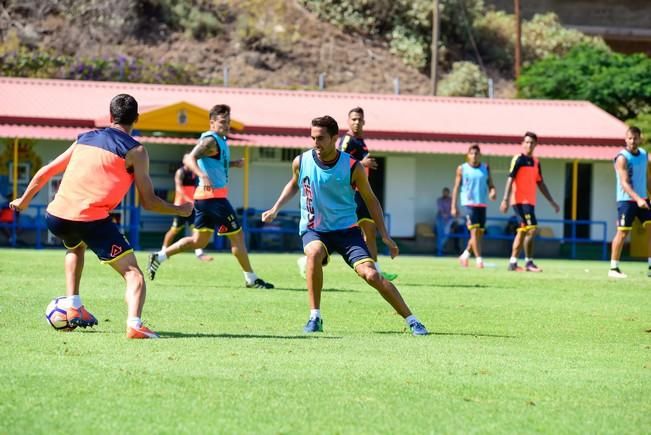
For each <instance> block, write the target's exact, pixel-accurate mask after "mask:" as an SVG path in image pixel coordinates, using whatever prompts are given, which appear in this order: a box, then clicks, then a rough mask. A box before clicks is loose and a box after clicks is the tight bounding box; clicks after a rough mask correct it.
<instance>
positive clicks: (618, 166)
mask: <svg viewBox="0 0 651 435" xmlns="http://www.w3.org/2000/svg"><path fill="white" fill-rule="evenodd" d="M615 172H617V175H619V183H620V185H621V186H622V189H623V190H624V192H626V193H628V194H629V195H630V197H631V198H632V199H633V201H635V202H636V203H637V205H638V207H641V208H649V205H648V204H647V203H646V201H645V200H644V198H641V197H640V195H638V194H637V193H636V192H635V190H634V189H633V186H632V185H631V180H630V179H629V178H628V171H627V170H626V158H625V157H624V156H622V155H620V156H617V158H616V159H615Z"/></svg>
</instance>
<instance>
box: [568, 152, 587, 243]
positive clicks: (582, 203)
mask: <svg viewBox="0 0 651 435" xmlns="http://www.w3.org/2000/svg"><path fill="white" fill-rule="evenodd" d="M573 166H574V165H573V163H567V164H566V165H565V204H564V207H563V210H564V212H563V213H564V216H563V218H564V219H572V182H573V181H572V180H573V176H572V175H573V174H572V171H573ZM576 198H577V201H576V219H577V220H590V219H591V215H590V210H591V209H592V207H591V201H592V164H590V163H579V164H578V177H577V190H576ZM563 234H564V236H565V237H572V225H570V224H565V225H564V228H563ZM576 237H580V238H590V225H587V224H582V225H577V226H576Z"/></svg>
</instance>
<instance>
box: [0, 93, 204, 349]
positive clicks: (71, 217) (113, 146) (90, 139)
mask: <svg viewBox="0 0 651 435" xmlns="http://www.w3.org/2000/svg"><path fill="white" fill-rule="evenodd" d="M110 116H111V117H110V119H111V126H110V127H108V128H105V129H103V130H94V131H90V132H88V133H84V134H82V135H80V136H79V137H78V138H77V140H76V141H75V142H74V143H73V144H72V145H71V146H70V147H69V148H68V149H67V150H66V151H65V152H63V153H62V154H61V155H59V156H58V157H56V158H55V159H54V160H53V161H52V162H50V163H49V164H47V165H45V166H43V167H42V168H41V169H40V170H39V171H38V172H37V173H36V175H34V178H33V179H32V180H31V181H30V183H29V185H28V186H27V189H26V190H25V193H23V196H21V197H20V198H18V199H16V200H14V201H12V202H11V204H10V206H11V208H13V209H14V210H17V211H20V210H24V209H25V208H27V207H28V206H29V203H30V201H31V200H32V198H33V197H34V195H36V193H38V191H39V190H41V189H42V188H43V186H45V185H47V183H48V181H49V180H50V179H51V178H52V177H53V176H54V175H56V174H59V173H61V172H63V173H64V174H63V178H62V179H61V184H60V186H59V190H58V192H57V194H56V196H55V197H54V200H53V201H52V202H51V203H50V205H49V206H48V208H47V215H46V221H47V227H48V229H49V230H50V232H52V234H54V235H55V236H57V237H58V238H60V239H61V240H62V241H63V245H64V246H65V247H66V248H67V251H66V257H65V275H66V295H67V299H66V303H67V305H66V310H67V313H66V314H67V317H68V323H70V324H71V325H74V326H81V327H82V328H86V327H88V326H94V325H97V323H98V322H97V319H96V318H95V316H93V315H92V314H91V313H89V312H88V311H87V310H86V308H85V307H84V305H83V304H82V302H81V297H80V296H79V284H80V281H81V275H82V271H83V269H84V256H85V253H86V247H89V248H90V249H91V250H92V251H93V252H95V254H97V256H98V257H99V259H100V260H101V261H102V262H103V263H107V264H109V265H110V266H111V267H113V269H115V270H116V271H117V272H118V273H119V274H120V275H122V277H123V278H124V280H125V281H126V284H127V289H126V295H125V300H126V302H127V307H128V318H127V338H158V334H156V333H155V332H154V331H152V330H151V329H149V328H147V327H146V326H144V325H143V324H142V321H141V315H142V307H143V305H144V303H145V294H146V287H145V279H144V276H143V274H142V271H141V270H140V268H139V267H138V262H137V261H136V256H135V255H134V254H133V249H132V248H131V245H130V244H129V242H128V241H127V239H126V238H125V237H124V236H123V235H122V234H121V233H120V231H119V228H118V227H117V225H116V224H115V223H114V222H113V221H112V220H111V217H110V216H109V212H110V211H111V210H113V209H114V208H115V207H117V205H118V204H119V203H120V201H122V199H123V198H124V196H125V195H126V193H127V192H128V191H129V189H130V188H131V185H132V184H133V182H134V181H135V183H136V187H137V189H138V192H139V193H140V201H141V203H142V205H143V207H144V208H145V209H147V210H152V211H155V212H158V213H163V214H178V215H181V216H189V215H190V213H191V212H192V205H191V204H183V205H173V204H170V203H168V202H167V201H164V200H162V199H160V198H158V197H157V196H156V195H155V194H154V187H153V185H152V182H151V178H150V177H149V155H148V154H147V150H146V149H145V147H144V146H142V145H141V144H140V143H139V142H138V141H136V140H135V139H134V138H133V137H131V130H132V129H133V124H134V123H135V122H136V121H137V120H138V103H137V102H136V100H135V99H134V98H133V97H132V96H131V95H127V94H120V95H117V96H115V97H114V98H113V99H112V100H111V104H110Z"/></svg>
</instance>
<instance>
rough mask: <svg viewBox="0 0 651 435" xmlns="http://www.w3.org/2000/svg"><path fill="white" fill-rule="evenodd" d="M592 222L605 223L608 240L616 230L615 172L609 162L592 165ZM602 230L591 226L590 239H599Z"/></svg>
mask: <svg viewBox="0 0 651 435" xmlns="http://www.w3.org/2000/svg"><path fill="white" fill-rule="evenodd" d="M591 205H592V210H591V215H592V220H602V221H606V224H607V229H608V237H607V238H608V240H612V238H613V236H614V235H615V232H616V230H617V227H616V221H617V201H616V194H615V170H614V168H613V164H612V163H611V162H596V163H594V164H593V165H592V204H591ZM602 231H603V230H602V229H601V228H600V227H597V226H595V225H593V226H592V229H591V233H590V237H591V238H593V239H601V237H602V234H603V233H602Z"/></svg>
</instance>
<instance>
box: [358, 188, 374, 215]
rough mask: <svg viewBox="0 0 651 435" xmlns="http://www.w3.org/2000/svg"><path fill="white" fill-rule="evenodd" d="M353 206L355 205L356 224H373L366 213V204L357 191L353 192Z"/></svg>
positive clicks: (367, 212) (368, 213)
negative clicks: (368, 222)
mask: <svg viewBox="0 0 651 435" xmlns="http://www.w3.org/2000/svg"><path fill="white" fill-rule="evenodd" d="M355 204H357V208H356V210H355V211H356V213H357V223H360V222H361V221H371V222H375V221H374V220H373V218H372V217H371V213H370V212H369V211H368V207H366V203H365V202H364V199H363V198H362V195H360V194H359V192H358V191H355Z"/></svg>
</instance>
